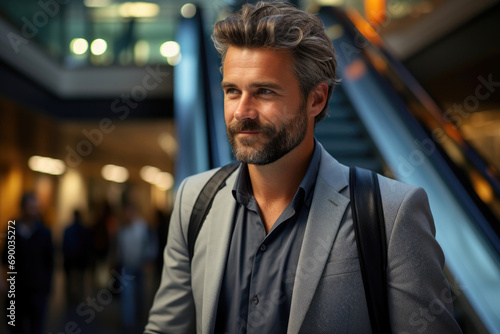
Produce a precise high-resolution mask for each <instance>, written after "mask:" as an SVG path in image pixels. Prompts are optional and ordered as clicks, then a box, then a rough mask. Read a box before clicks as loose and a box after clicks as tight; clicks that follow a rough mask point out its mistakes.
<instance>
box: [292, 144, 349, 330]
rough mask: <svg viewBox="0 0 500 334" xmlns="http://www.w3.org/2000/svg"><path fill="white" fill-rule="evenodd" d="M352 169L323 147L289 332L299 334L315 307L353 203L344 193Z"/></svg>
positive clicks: (298, 265)
mask: <svg viewBox="0 0 500 334" xmlns="http://www.w3.org/2000/svg"><path fill="white" fill-rule="evenodd" d="M347 185H348V168H347V167H345V166H343V165H341V164H340V163H338V162H337V161H336V160H335V159H334V158H333V157H332V156H331V155H329V154H328V153H327V152H326V151H325V150H324V149H323V148H322V157H321V164H320V169H319V172H318V178H317V180H316V186H315V190H314V196H313V201H312V206H311V210H310V211H309V217H308V219H307V225H306V230H305V234H304V240H303V242H302V249H301V252H300V256H299V262H298V264H297V273H296V275H295V283H294V287H293V295H292V304H291V308H290V318H289V323H288V331H287V333H298V332H299V331H300V327H301V325H302V323H303V321H304V318H305V316H306V313H307V310H308V309H309V306H310V305H311V301H312V299H313V297H314V294H315V292H316V289H317V287H318V284H319V281H320V278H321V275H322V274H323V271H324V268H325V266H326V263H327V260H328V257H329V255H330V251H331V249H332V246H333V243H334V241H335V238H336V236H337V232H338V230H339V226H340V223H341V221H342V217H343V216H344V213H345V211H346V209H347V206H348V204H349V202H350V200H349V198H347V197H345V196H344V195H342V194H341V193H340V191H342V190H343V189H344V188H345V187H347Z"/></svg>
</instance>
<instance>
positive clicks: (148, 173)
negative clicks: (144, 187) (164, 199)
mask: <svg viewBox="0 0 500 334" xmlns="http://www.w3.org/2000/svg"><path fill="white" fill-rule="evenodd" d="M160 173H161V170H160V169H159V168H156V167H153V166H144V167H142V168H141V171H140V175H141V178H142V179H143V180H144V181H146V182H149V183H152V184H153V183H155V178H156V176H157V175H158V174H160Z"/></svg>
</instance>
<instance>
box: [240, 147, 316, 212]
mask: <svg viewBox="0 0 500 334" xmlns="http://www.w3.org/2000/svg"><path fill="white" fill-rule="evenodd" d="M313 151H314V139H313V138H310V139H308V138H307V137H306V138H305V139H304V141H303V142H302V143H301V144H300V145H299V146H297V147H296V148H295V149H293V150H292V151H291V152H289V153H287V154H286V155H285V156H283V157H282V158H281V159H279V160H277V161H275V162H273V163H271V164H268V165H263V166H259V165H248V173H249V176H250V181H251V184H252V190H253V194H254V197H255V199H256V200H257V202H258V203H259V206H261V204H262V203H276V202H282V203H286V205H288V203H289V202H290V201H291V200H292V199H293V196H294V195H295V193H296V192H297V189H298V187H299V185H300V182H301V181H302V179H303V178H304V175H305V174H306V172H307V168H308V167H309V162H310V161H311V157H312V154H313ZM286 205H285V206H286Z"/></svg>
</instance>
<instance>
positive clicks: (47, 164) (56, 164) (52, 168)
mask: <svg viewBox="0 0 500 334" xmlns="http://www.w3.org/2000/svg"><path fill="white" fill-rule="evenodd" d="M28 166H29V167H30V169H31V170H33V171H35V172H40V173H46V174H50V175H61V174H63V173H64V172H65V171H66V164H65V163H64V162H63V161H62V160H59V159H52V158H47V157H41V156H39V155H34V156H32V157H31V158H29V160H28Z"/></svg>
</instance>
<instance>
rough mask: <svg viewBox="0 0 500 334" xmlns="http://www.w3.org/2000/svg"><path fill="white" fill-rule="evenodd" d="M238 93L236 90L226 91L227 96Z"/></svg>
mask: <svg viewBox="0 0 500 334" xmlns="http://www.w3.org/2000/svg"><path fill="white" fill-rule="evenodd" d="M237 92H238V91H237V90H236V89H234V88H228V89H226V94H236V93H237Z"/></svg>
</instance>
